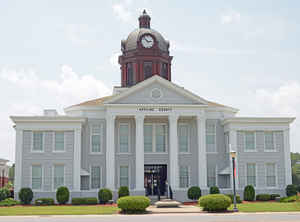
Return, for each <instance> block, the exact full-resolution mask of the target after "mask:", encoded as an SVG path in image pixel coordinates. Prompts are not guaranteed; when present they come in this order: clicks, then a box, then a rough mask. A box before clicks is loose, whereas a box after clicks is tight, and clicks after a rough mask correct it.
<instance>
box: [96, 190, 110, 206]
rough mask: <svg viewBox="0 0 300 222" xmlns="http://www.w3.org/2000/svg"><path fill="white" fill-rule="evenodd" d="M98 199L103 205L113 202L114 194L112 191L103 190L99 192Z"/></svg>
mask: <svg viewBox="0 0 300 222" xmlns="http://www.w3.org/2000/svg"><path fill="white" fill-rule="evenodd" d="M98 199H99V202H100V203H101V204H106V203H107V202H108V201H110V200H112V192H111V190H110V189H107V188H103V189H100V190H99V192H98Z"/></svg>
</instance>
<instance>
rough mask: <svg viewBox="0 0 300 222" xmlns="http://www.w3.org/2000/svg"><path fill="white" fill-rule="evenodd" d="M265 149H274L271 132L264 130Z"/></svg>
mask: <svg viewBox="0 0 300 222" xmlns="http://www.w3.org/2000/svg"><path fill="white" fill-rule="evenodd" d="M265 149H266V150H274V149H275V146H274V136H273V132H265Z"/></svg>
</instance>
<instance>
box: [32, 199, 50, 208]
mask: <svg viewBox="0 0 300 222" xmlns="http://www.w3.org/2000/svg"><path fill="white" fill-rule="evenodd" d="M34 203H35V205H37V206H48V205H54V199H52V198H39V199H36V200H35V201H34Z"/></svg>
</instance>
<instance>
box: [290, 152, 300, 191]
mask: <svg viewBox="0 0 300 222" xmlns="http://www.w3.org/2000/svg"><path fill="white" fill-rule="evenodd" d="M291 164H292V181H293V184H295V185H297V186H299V185H300V153H291Z"/></svg>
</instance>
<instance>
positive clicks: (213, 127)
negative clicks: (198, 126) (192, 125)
mask: <svg viewBox="0 0 300 222" xmlns="http://www.w3.org/2000/svg"><path fill="white" fill-rule="evenodd" d="M206 133H207V134H215V133H216V125H215V124H214V123H207V124H206Z"/></svg>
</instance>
